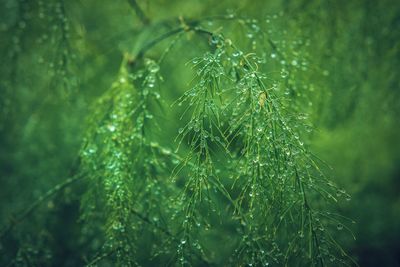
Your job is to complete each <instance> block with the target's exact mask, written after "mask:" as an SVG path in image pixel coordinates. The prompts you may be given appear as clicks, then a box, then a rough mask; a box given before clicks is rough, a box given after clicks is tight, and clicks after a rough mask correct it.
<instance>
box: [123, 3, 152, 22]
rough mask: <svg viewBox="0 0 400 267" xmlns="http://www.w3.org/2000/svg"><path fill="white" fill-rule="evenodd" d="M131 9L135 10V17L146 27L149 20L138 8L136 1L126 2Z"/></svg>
mask: <svg viewBox="0 0 400 267" xmlns="http://www.w3.org/2000/svg"><path fill="white" fill-rule="evenodd" d="M128 2H129V4H130V5H131V7H132V8H133V9H134V10H135V13H136V15H137V16H138V17H139V19H140V20H141V21H142V23H143V24H144V25H147V24H149V23H150V19H149V18H148V17H147V16H146V14H144V12H143V10H142V9H141V8H140V6H139V5H138V3H137V2H136V0H129V1H128Z"/></svg>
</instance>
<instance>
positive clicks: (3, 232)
mask: <svg viewBox="0 0 400 267" xmlns="http://www.w3.org/2000/svg"><path fill="white" fill-rule="evenodd" d="M83 177H84V176H83V175H76V176H72V177H71V178H68V179H67V180H65V181H64V182H62V183H60V184H58V185H56V186H55V187H53V188H52V189H50V190H49V191H47V192H46V193H45V194H44V195H42V196H40V197H39V198H38V199H37V200H36V201H34V202H33V203H32V204H31V205H30V206H29V207H28V208H26V209H25V210H24V211H23V212H22V213H20V214H19V216H17V217H14V218H12V219H11V220H10V222H9V223H8V225H6V226H5V227H3V229H2V230H1V231H0V239H2V238H3V237H5V236H6V235H7V234H8V233H9V232H10V231H11V230H12V229H13V228H14V227H15V226H16V225H18V224H19V223H21V222H22V221H23V220H24V219H25V218H26V217H28V216H29V215H30V214H31V213H32V212H33V211H34V210H35V209H36V208H37V207H39V206H40V205H41V204H42V203H43V202H44V201H46V200H48V199H49V198H51V197H52V196H54V195H55V194H56V193H58V192H60V191H61V190H63V189H64V188H66V187H67V186H69V185H71V184H73V183H75V182H77V181H79V180H80V179H82V178H83Z"/></svg>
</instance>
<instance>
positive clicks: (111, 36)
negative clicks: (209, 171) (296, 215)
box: [0, 0, 400, 266]
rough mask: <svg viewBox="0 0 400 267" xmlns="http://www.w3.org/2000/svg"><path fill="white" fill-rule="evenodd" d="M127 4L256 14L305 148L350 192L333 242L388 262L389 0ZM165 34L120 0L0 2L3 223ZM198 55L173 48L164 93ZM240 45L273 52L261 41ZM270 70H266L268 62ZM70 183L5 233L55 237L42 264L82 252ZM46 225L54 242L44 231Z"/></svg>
mask: <svg viewBox="0 0 400 267" xmlns="http://www.w3.org/2000/svg"><path fill="white" fill-rule="evenodd" d="M60 3H62V5H60ZM138 3H139V4H140V6H141V7H142V9H143V11H144V13H145V14H146V16H147V17H148V18H149V19H150V20H151V22H157V21H162V20H166V19H171V18H176V19H177V18H178V17H179V16H183V17H185V18H202V17H207V16H213V15H220V14H227V13H228V14H235V15H240V16H246V17H249V18H252V19H253V18H254V19H256V20H257V24H260V27H261V29H262V30H263V31H265V32H267V34H268V35H269V36H270V38H271V39H272V40H274V41H275V42H276V43H277V45H278V47H279V48H280V49H281V51H282V53H284V55H285V56H286V58H287V60H288V62H290V63H293V64H291V65H292V69H291V73H292V75H291V78H290V79H289V80H288V81H287V84H285V89H286V90H288V94H287V96H288V98H291V99H292V100H293V110H294V111H297V112H304V113H307V114H308V115H309V116H308V120H309V122H310V123H312V124H313V125H314V126H315V128H316V130H315V131H314V132H313V133H312V134H311V135H310V136H308V137H307V140H308V141H307V144H308V146H309V148H310V150H311V151H313V152H314V153H315V154H317V155H318V156H319V157H320V158H322V159H323V160H324V161H325V162H327V163H328V165H329V166H330V167H326V168H325V170H324V171H325V172H326V173H327V174H328V175H329V176H330V177H331V179H332V180H334V181H335V182H336V183H337V184H338V185H340V186H341V187H343V188H345V189H346V191H347V192H348V193H349V194H350V195H351V200H350V201H347V202H346V203H339V204H338V211H339V212H340V213H341V214H343V215H345V216H347V217H349V218H351V219H353V220H354V221H356V224H354V225H351V226H350V227H351V229H352V231H353V232H354V235H355V236H356V240H353V239H352V238H351V237H349V236H348V235H345V234H343V237H342V236H338V239H339V240H340V242H341V243H342V244H343V247H344V248H345V249H346V250H347V251H349V252H350V254H351V255H352V256H353V257H354V258H355V259H356V260H357V262H358V263H359V264H360V266H400V241H399V240H400V119H399V118H400V117H399V116H400V113H399V111H400V82H399V81H400V79H399V77H400V3H399V2H398V1H390V0H381V1H369V0H364V1H361V0H360V1H348V0H335V1H333V0H326V1H320V0H296V1H294V0H293V1H289V0H272V1H264V0H241V1H234V0H230V1H222V0H221V1H211V0H208V1H195V0H186V1H182V0H155V1H149V0H142V1H138ZM210 27H211V28H212V27H213V25H210ZM223 30H226V31H228V33H229V34H230V36H232V39H235V40H237V42H239V43H241V44H243V46H248V47H252V42H253V38H252V37H248V36H247V37H246V32H244V31H243V30H240V29H237V28H233V27H229V26H225V28H224V29H223ZM163 31H164V29H163V28H162V27H159V26H144V25H143V24H142V22H141V21H140V20H139V18H138V16H137V15H136V13H135V11H134V10H133V9H132V7H131V5H130V4H129V1H128V0H116V1H102V2H99V1H95V0H85V1H79V0H76V1H55V0H50V1H24V0H2V1H1V3H0V53H1V62H2V63H1V64H0V224H1V225H6V224H7V222H9V220H10V218H12V217H13V216H15V215H16V214H18V213H19V212H20V211H21V210H23V209H24V208H25V207H26V206H28V205H29V203H32V201H34V200H35V199H37V198H38V197H39V196H41V195H42V194H43V193H44V192H46V191H47V190H48V189H49V188H52V187H53V186H55V185H57V184H58V183H60V182H61V181H63V180H64V179H65V178H66V177H68V175H69V172H70V171H71V166H74V164H75V162H76V158H77V155H78V151H79V148H80V146H81V144H82V140H83V134H84V129H85V127H84V125H85V117H86V115H87V114H88V113H89V112H90V106H91V105H92V104H93V102H94V101H95V100H96V99H97V97H99V96H100V95H101V94H102V92H104V91H105V90H106V89H107V88H109V87H110V85H111V83H112V82H113V80H114V79H115V77H116V73H117V71H118V69H119V66H120V63H121V60H122V57H123V54H124V53H126V52H130V53H133V54H134V53H135V52H137V51H138V50H139V48H140V47H141V46H143V43H145V42H146V40H149V39H153V38H154V37H156V36H158V35H160V34H161V33H162V32H163ZM256 34H257V33H256ZM196 49H197V47H196V46H195V45H193V44H192V45H188V44H184V43H182V44H179V49H177V50H175V51H172V52H171V55H170V58H169V60H168V61H167V63H166V64H168V65H167V66H166V68H165V69H166V70H164V73H163V75H164V77H166V78H167V79H166V83H167V84H168V83H169V86H170V87H171V86H174V85H176V84H182V83H183V82H181V81H180V78H181V77H185V75H186V73H188V71H187V70H185V61H187V60H188V59H190V58H191V57H193V56H196ZM251 49H254V50H255V52H257V53H258V54H261V55H264V56H265V58H267V60H271V61H272V60H273V56H271V55H270V53H271V51H270V50H268V49H264V46H262V45H258V46H256V47H253V48H251ZM152 53H153V55H154V56H156V55H157V53H159V52H157V50H155V51H154V52H152ZM294 61H295V62H294ZM296 62H298V64H300V63H301V64H300V65H301V67H296V66H295V65H297V63H296ZM274 64H275V63H274ZM274 64H273V63H271V68H274V66H275V65H279V64H275V65H274ZM275 68H276V67H275ZM168 69H169V70H168ZM177 73H181V75H179V74H177ZM189 78H190V77H188V78H184V79H186V80H187V79H189ZM183 84H184V83H183ZM165 97H166V98H171V99H172V98H174V97H176V95H168V94H166V95H165ZM170 138H173V137H172V136H171V137H170ZM80 190H81V189H80V188H67V190H65V191H64V192H63V193H62V194H61V195H58V196H56V197H55V198H54V199H53V200H52V201H49V202H46V204H45V205H44V206H42V207H40V208H39V209H37V210H35V211H34V212H33V214H31V215H30V217H29V218H28V219H27V220H28V222H24V223H23V224H21V227H22V229H21V228H19V227H18V228H16V229H15V230H14V231H15V233H14V234H15V236H17V237H18V236H19V237H21V238H22V239H23V240H25V242H23V244H22V246H24V245H25V246H27V248H28V249H29V246H36V247H40V246H42V245H43V247H45V246H47V247H49V246H50V247H51V246H52V244H58V245H57V246H54V248H53V251H51V253H52V254H53V255H56V257H55V260H54V261H53V263H54V266H76V264H78V265H79V264H81V262H80V261H79V260H77V259H76V254H77V251H79V250H80V249H82V248H84V247H85V244H84V243H82V242H76V240H78V239H79V226H77V225H79V195H80V193H82V192H80ZM39 226H40V227H39ZM38 229H42V230H38ZM43 229H44V230H43ZM65 229H69V230H65ZM49 233H52V234H51V235H52V237H51V238H46V236H47V235H49ZM38 236H41V237H43V238H38ZM71 237H73V238H71ZM15 240H16V239H7V240H6V241H4V240H2V241H1V243H0V253H2V251H3V252H4V251H6V252H5V253H9V251H8V248H12V249H11V250H15V248H16V247H18V246H20V245H21V244H19V243H18V242H17V241H15ZM41 240H47V241H41ZM40 242H45V243H46V244H41V243H40ZM60 244H61V245H60ZM46 251H47V250H43V251H41V252H39V253H44V254H46V253H47V252H46ZM49 253H50V252H49ZM0 257H1V256H0ZM67 259H68V260H67Z"/></svg>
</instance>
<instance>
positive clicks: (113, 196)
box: [1, 1, 352, 266]
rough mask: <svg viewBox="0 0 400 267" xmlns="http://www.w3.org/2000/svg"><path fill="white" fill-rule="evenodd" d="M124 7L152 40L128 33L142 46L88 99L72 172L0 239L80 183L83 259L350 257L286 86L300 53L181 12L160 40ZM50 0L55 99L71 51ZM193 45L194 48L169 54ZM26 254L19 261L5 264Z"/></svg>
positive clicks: (225, 21) (332, 190)
mask: <svg viewBox="0 0 400 267" xmlns="http://www.w3.org/2000/svg"><path fill="white" fill-rule="evenodd" d="M129 3H130V4H131V6H132V7H133V9H134V10H135V12H136V14H137V15H138V18H139V19H140V20H141V22H142V24H143V25H144V26H143V27H144V28H143V31H144V32H145V33H147V34H149V35H150V37H149V36H146V37H147V38H146V41H142V40H141V39H139V40H137V41H136V40H134V41H135V45H136V46H138V47H139V48H138V49H135V50H134V51H129V52H128V53H125V55H124V56H123V59H122V63H121V66H120V69H119V71H118V74H117V75H116V78H115V81H114V83H113V84H112V86H111V88H110V89H109V90H107V91H105V92H104V93H103V94H102V95H101V96H100V97H98V99H97V100H96V101H94V103H93V105H92V108H91V109H90V111H89V114H90V115H88V116H87V123H86V124H85V126H87V127H86V130H85V134H84V137H83V139H84V141H83V145H82V146H81V149H80V151H79V157H78V160H77V163H76V165H74V167H73V169H72V171H71V172H72V178H69V179H68V180H66V181H65V182H63V183H61V184H58V185H56V186H55V187H54V188H53V189H51V190H50V191H49V192H48V193H46V194H45V195H43V196H42V197H40V198H39V200H38V201H37V202H34V203H33V204H32V206H30V207H29V208H28V209H27V210H26V211H25V212H23V213H22V214H21V215H20V216H18V217H17V219H16V220H15V221H14V222H11V223H9V224H7V225H6V227H5V228H4V230H3V231H2V234H1V236H2V237H6V236H7V235H8V234H9V233H10V231H11V230H12V229H13V228H14V226H15V225H16V224H17V223H19V222H20V221H22V220H23V219H24V218H26V217H27V216H28V215H30V214H31V213H32V212H33V211H34V210H35V209H36V208H37V207H38V206H39V204H41V203H44V202H45V201H48V199H49V198H50V197H52V196H53V195H55V194H56V193H59V192H62V190H63V189H65V188H66V187H69V186H71V184H73V183H76V182H81V183H82V184H83V185H84V190H82V191H83V192H80V191H79V190H77V194H78V195H79V196H82V200H81V210H80V214H81V215H80V219H81V229H80V231H81V233H82V236H83V239H84V240H85V242H84V243H86V244H87V247H86V251H85V253H86V254H88V255H90V259H88V260H87V262H86V264H87V265H88V266H95V265H97V264H98V265H100V266H101V264H102V263H104V262H105V263H104V264H106V265H107V264H115V265H117V266H134V265H149V266H151V265H183V266H186V265H196V266H207V265H222V266H225V265H237V266H244V265H249V266H268V265H272V266H282V265H284V266H293V265H299V266H326V265H328V266H329V265H338V264H340V265H346V264H347V265H351V264H352V259H351V258H350V257H349V256H348V255H347V254H346V252H345V251H344V249H342V247H341V246H340V244H339V243H338V242H337V241H336V240H335V238H334V231H336V230H339V231H340V230H342V229H347V230H349V228H348V227H347V226H346V223H348V222H346V220H348V219H347V218H345V217H343V216H341V215H339V214H336V213H335V212H331V211H330V205H331V203H334V202H337V201H338V198H345V199H349V198H350V197H349V196H348V194H346V193H345V192H344V191H343V190H342V189H339V188H337V187H336V186H335V185H334V184H333V183H332V182H331V181H330V180H329V179H328V178H327V177H325V176H324V174H323V172H322V171H321V169H320V166H321V164H324V163H323V162H322V161H321V160H320V159H319V158H317V157H316V156H315V155H313V154H312V153H311V152H309V151H308V150H307V148H306V147H307V145H305V144H304V142H305V141H304V140H305V139H303V138H302V137H301V136H306V135H307V134H308V133H309V132H310V131H311V130H312V127H311V126H310V125H309V124H308V122H307V117H306V115H305V114H303V113H300V112H299V110H301V106H300V105H299V106H298V105H297V104H296V102H295V101H291V98H290V96H289V95H290V92H288V91H287V90H286V88H285V87H286V86H287V84H288V83H290V82H293V79H296V77H293V75H294V74H293V73H295V72H291V70H292V69H295V68H297V67H298V65H300V61H297V60H296V59H292V60H289V59H287V55H286V53H285V51H284V48H280V45H279V43H276V41H275V40H274V38H273V37H271V36H272V35H274V32H269V31H264V30H263V29H264V28H265V27H266V26H265V25H263V24H265V23H268V25H269V24H270V23H271V22H269V19H267V21H266V22H264V21H259V20H255V19H248V18H246V17H243V16H240V15H237V14H233V13H229V14H226V15H219V16H210V17H206V18H201V19H196V20H193V19H189V18H184V17H180V18H179V20H178V21H176V19H172V20H166V21H162V22H160V23H156V26H158V27H165V28H167V29H166V30H165V31H162V33H161V34H158V33H157V32H156V31H155V30H154V29H153V27H155V26H153V24H152V22H151V20H150V19H149V18H147V16H146V15H145V12H143V11H142V10H141V9H140V7H139V5H138V3H136V1H129ZM53 4H54V6H55V8H56V10H58V11H57V13H56V16H55V18H60V23H61V24H60V28H59V29H57V30H56V32H57V33H58V35H59V38H57V37H55V40H57V41H56V42H58V44H59V46H60V47H61V48H62V50H61V54H59V53H58V52H57V51H56V52H55V54H56V59H55V61H56V62H57V63H58V65H57V67H59V70H57V72H56V73H59V74H60V75H55V78H54V79H53V78H51V81H52V82H55V83H57V84H59V85H60V84H61V86H58V87H57V89H60V88H61V89H62V90H61V91H60V92H56V93H55V94H54V98H57V99H65V98H66V97H71V95H72V97H73V96H74V94H76V92H74V91H73V89H71V88H70V87H74V84H73V83H72V85H71V83H70V82H69V81H70V80H69V79H68V77H69V76H68V75H69V74H68V73H69V71H71V68H70V67H69V64H70V63H69V62H68V60H67V58H68V57H67V56H68V55H69V50H68V49H73V48H71V46H70V44H69V41H70V40H69V39H68V35H67V30H68V29H69V28H68V23H67V22H68V20H67V19H66V18H65V16H66V13H65V7H64V2H63V1H60V2H56V3H53ZM24 5H26V3H25V2H24V1H18V6H20V7H23V6H24ZM42 5H43V4H42ZM50 6H52V4H50ZM39 7H40V5H39ZM273 19H275V20H279V18H278V16H276V18H273ZM17 21H18V20H17ZM18 23H21V20H20V21H19V22H18ZM242 31H244V33H242ZM17 35H19V33H18V32H17ZM58 35H57V34H56V36H58ZM153 35H154V36H153ZM282 38H285V37H282ZM241 39H244V40H241ZM194 42H197V43H199V45H198V47H197V50H199V51H201V52H198V51H192V52H190V53H184V54H182V58H177V57H178V56H179V49H184V48H186V49H187V48H190V47H191V44H192V43H194ZM177 46H179V47H178V48H177ZM17 52H18V51H17ZM17 54H18V53H15V54H14V53H13V54H12V57H15V55H17ZM58 56H60V58H58ZM276 61H278V63H276ZM185 62H187V63H186V64H185ZM176 65H181V67H176ZM53 67H54V66H53ZM173 67H176V69H177V70H176V72H175V69H173ZM303 67H304V66H303ZM171 73H172V74H171ZM179 73H182V74H179ZM180 75H181V77H182V79H179V78H180ZM188 76H190V77H191V79H190V80H188V79H186V80H185V78H184V77H188ZM59 77H62V78H63V79H62V80H61V81H59V80H57V78H59ZM181 88H184V89H183V90H182V89H181ZM171 91H172V92H171ZM66 94H67V95H69V96H65V95H66ZM60 95H61V97H60ZM173 138H175V141H173ZM325 200H326V201H325ZM350 222H351V220H350ZM350 232H351V231H350ZM91 240H93V242H91ZM94 240H95V241H96V242H94ZM222 242H223V244H221V243H222ZM222 245H224V246H225V247H222ZM143 248H144V250H145V251H143ZM34 257H35V256H32V255H30V256H28V257H24V256H19V255H17V258H18V261H15V262H12V263H11V264H14V265H18V264H21V265H22V264H23V263H26V264H27V265H29V264H30V262H31V261H32V260H31V258H34ZM26 258H27V259H28V260H26ZM38 258H40V256H38ZM38 262H39V263H38V264H41V263H42V262H41V261H40V260H38ZM43 262H46V261H45V260H44V261H43ZM43 264H44V263H43Z"/></svg>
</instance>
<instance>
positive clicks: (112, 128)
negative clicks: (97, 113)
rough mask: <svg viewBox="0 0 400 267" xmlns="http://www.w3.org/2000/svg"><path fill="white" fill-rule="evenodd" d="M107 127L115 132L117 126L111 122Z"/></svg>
mask: <svg viewBox="0 0 400 267" xmlns="http://www.w3.org/2000/svg"><path fill="white" fill-rule="evenodd" d="M107 129H108V130H109V131H110V132H114V131H115V129H116V127H115V126H114V125H112V124H109V125H107Z"/></svg>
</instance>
